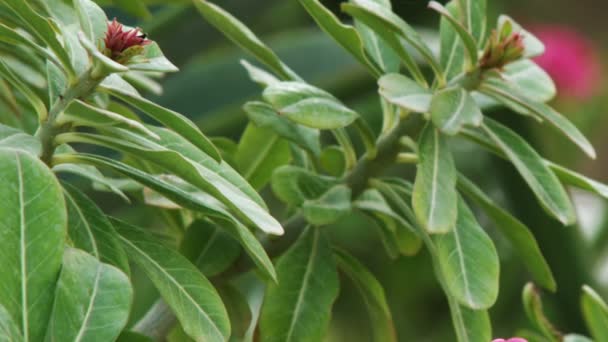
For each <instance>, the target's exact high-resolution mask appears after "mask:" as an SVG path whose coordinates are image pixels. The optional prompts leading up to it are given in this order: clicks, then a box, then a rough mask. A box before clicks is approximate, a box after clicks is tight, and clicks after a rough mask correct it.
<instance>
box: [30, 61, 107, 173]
mask: <svg viewBox="0 0 608 342" xmlns="http://www.w3.org/2000/svg"><path fill="white" fill-rule="evenodd" d="M105 76H106V74H104V73H102V72H100V70H99V69H97V68H90V69H89V70H87V71H86V72H85V73H83V74H82V75H81V76H80V77H79V78H78V79H77V80H76V81H75V82H74V83H72V84H71V85H70V86H69V87H68V89H67V90H66V91H65V92H64V93H63V94H61V95H59V98H58V99H56V101H55V103H54V104H53V106H52V107H51V109H50V110H49V115H48V116H47V117H46V118H45V119H44V121H42V122H41V123H40V127H39V128H38V131H37V132H36V136H37V137H38V139H40V143H41V145H42V154H41V156H40V159H41V160H42V161H43V162H44V163H46V164H47V165H49V166H50V164H51V160H52V158H53V154H54V153H55V148H56V147H57V146H56V144H55V137H56V136H57V135H58V134H60V133H62V132H64V131H65V130H66V129H67V128H66V126H60V125H57V118H58V117H59V116H60V115H61V113H63V112H64V111H65V110H66V109H67V108H68V106H69V105H70V104H71V103H72V101H74V100H77V99H79V98H82V97H85V96H87V95H88V94H90V93H91V92H92V91H93V90H94V89H95V87H97V85H99V83H101V81H102V80H103V79H104V78H105Z"/></svg>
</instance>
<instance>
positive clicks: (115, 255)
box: [62, 183, 130, 275]
mask: <svg viewBox="0 0 608 342" xmlns="http://www.w3.org/2000/svg"><path fill="white" fill-rule="evenodd" d="M62 185H63V188H64V197H65V202H66V206H67V208H68V235H69V237H70V240H71V241H72V243H73V245H74V247H76V248H79V249H82V250H83V251H86V252H87V253H89V254H91V255H93V256H94V257H96V258H97V259H99V260H100V261H101V262H103V263H107V264H110V265H114V266H116V267H118V268H119V269H120V270H122V271H123V272H124V273H125V274H127V275H129V274H130V271H129V262H128V260H127V255H126V254H125V251H124V250H123V249H122V247H121V246H120V242H119V241H118V236H117V235H116V231H115V230H114V227H112V224H111V223H110V220H108V218H107V217H106V216H105V214H104V213H103V212H102V211H101V209H99V208H98V207H97V205H95V203H94V202H93V201H91V200H90V199H89V198H87V197H86V195H85V194H83V193H82V192H80V191H79V190H78V189H77V188H75V187H74V186H72V185H70V184H68V183H63V184H62Z"/></svg>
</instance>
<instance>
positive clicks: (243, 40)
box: [194, 0, 300, 80]
mask: <svg viewBox="0 0 608 342" xmlns="http://www.w3.org/2000/svg"><path fill="white" fill-rule="evenodd" d="M194 5H195V6H196V8H197V9H198V10H199V12H200V13H201V14H202V15H203V17H204V18H205V19H206V20H207V21H208V22H209V23H210V24H211V25H213V26H214V27H215V28H217V29H218V30H220V31H221V32H222V33H224V35H226V37H228V38H229V39H230V40H232V41H233V42H234V43H235V44H237V45H238V46H240V47H241V48H242V49H243V50H245V51H247V52H248V53H250V54H251V55H253V56H254V57H255V58H257V59H258V60H259V61H260V62H262V63H264V64H265V65H266V66H268V67H269V68H270V69H271V70H272V71H273V72H274V73H275V74H277V75H279V76H280V77H281V79H283V80H298V79H300V78H299V77H298V76H297V75H296V74H295V73H294V72H293V71H292V70H291V69H289V67H287V66H286V65H285V64H284V63H283V62H281V60H280V59H279V57H277V55H276V54H275V53H274V52H273V51H272V50H271V49H270V48H268V47H267V46H266V45H265V44H264V43H263V42H262V41H260V39H259V38H258V37H257V36H256V35H255V34H254V33H253V32H251V30H250V29H249V28H247V26H245V25H244V24H243V23H241V22H240V21H239V20H238V19H236V18H235V17H233V16H232V15H231V14H230V13H228V12H226V11H224V10H223V9H222V8H220V7H219V6H216V5H214V4H212V3H210V2H208V1H205V0H196V1H194Z"/></svg>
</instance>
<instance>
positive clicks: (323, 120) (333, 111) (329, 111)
mask: <svg viewBox="0 0 608 342" xmlns="http://www.w3.org/2000/svg"><path fill="white" fill-rule="evenodd" d="M279 114H281V115H285V117H287V118H289V119H290V120H292V121H294V122H296V123H299V124H301V125H304V126H307V127H311V128H318V129H337V128H343V127H346V126H348V125H350V124H351V123H353V122H354V121H355V120H356V119H357V118H358V117H359V114H357V113H356V112H355V111H353V110H352V109H350V108H348V107H346V106H344V105H343V104H341V103H339V102H336V101H332V100H328V99H323V98H310V99H306V100H302V101H299V102H296V103H294V104H293V105H290V106H287V107H285V108H283V109H282V110H281V111H280V112H279Z"/></svg>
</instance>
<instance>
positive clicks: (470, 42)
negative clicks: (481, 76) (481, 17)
mask: <svg viewBox="0 0 608 342" xmlns="http://www.w3.org/2000/svg"><path fill="white" fill-rule="evenodd" d="M462 1H464V2H465V3H466V6H470V5H472V3H473V2H477V0H462ZM429 8H432V9H434V10H435V11H437V12H439V14H441V15H442V16H443V17H444V18H445V19H446V20H447V21H448V22H449V23H450V24H452V27H453V28H454V30H455V31H456V33H457V34H458V36H459V37H460V39H461V40H462V43H463V44H464V47H465V49H466V51H467V56H468V59H469V63H470V64H469V66H474V65H476V64H477V60H478V52H477V42H476V41H475V38H474V37H473V36H472V35H471V33H470V31H467V28H466V27H464V26H462V24H461V23H460V22H459V21H458V19H456V18H454V17H453V16H452V14H451V13H450V11H448V10H447V9H446V8H445V7H443V5H441V4H440V3H438V2H436V1H431V2H430V3H429ZM466 14H470V13H468V11H465V16H466ZM466 19H467V21H469V20H471V19H472V18H466Z"/></svg>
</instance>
